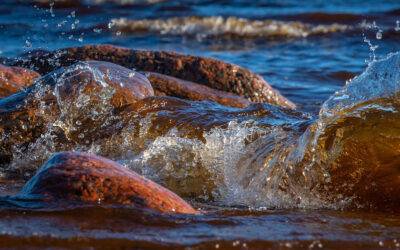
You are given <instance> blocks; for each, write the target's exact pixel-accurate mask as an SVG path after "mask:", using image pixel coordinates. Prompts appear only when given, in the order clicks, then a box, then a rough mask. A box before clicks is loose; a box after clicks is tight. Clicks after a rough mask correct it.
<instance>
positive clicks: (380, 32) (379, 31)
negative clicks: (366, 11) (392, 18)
mask: <svg viewBox="0 0 400 250" xmlns="http://www.w3.org/2000/svg"><path fill="white" fill-rule="evenodd" d="M376 39H378V40H381V39H382V30H378V32H376Z"/></svg>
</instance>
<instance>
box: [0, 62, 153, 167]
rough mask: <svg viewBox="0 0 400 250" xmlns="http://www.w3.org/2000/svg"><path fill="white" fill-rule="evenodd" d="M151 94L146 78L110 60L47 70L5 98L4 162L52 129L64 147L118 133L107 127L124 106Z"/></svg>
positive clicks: (0, 148)
mask: <svg viewBox="0 0 400 250" xmlns="http://www.w3.org/2000/svg"><path fill="white" fill-rule="evenodd" d="M153 94H154V92H153V88H152V87H151V84H150V82H149V81H148V80H147V78H145V77H144V76H143V75H141V74H139V73H137V72H135V71H132V70H129V69H126V68H124V67H122V66H119V65H115V64H112V63H107V62H95V61H89V62H80V63H77V64H74V65H72V66H70V67H66V68H60V69H58V70H57V71H54V72H52V73H49V74H47V75H45V76H43V77H42V78H40V79H38V80H37V81H36V82H35V84H34V85H32V86H31V87H29V88H28V89H27V90H26V91H21V92H19V93H17V94H15V95H12V96H9V97H7V98H4V99H2V102H1V103H0V134H1V135H2V140H1V141H0V165H2V164H6V163H7V162H10V160H11V159H12V155H13V152H12V151H13V150H15V149H17V148H18V149H20V150H26V148H25V147H26V146H27V145H30V144H31V143H34V142H35V141H36V140H37V139H38V138H40V137H41V136H44V135H45V134H47V135H49V134H48V133H50V132H49V128H51V129H50V130H51V133H52V136H54V138H56V139H57V141H59V142H60V144H64V145H66V146H67V145H68V144H69V143H80V144H85V142H88V143H89V142H91V141H93V140H96V139H97V138H99V136H100V137H106V136H107V135H108V134H112V133H114V132H115V129H110V130H107V128H108V125H110V126H111V125H112V124H115V123H117V122H120V120H121V119H120V118H119V116H118V113H119V112H120V111H121V110H123V109H124V108H125V107H126V106H128V105H130V104H132V103H135V102H137V101H138V100H141V99H143V98H145V97H148V96H152V95H153ZM49 126H50V127H49ZM83 133H84V134H83Z"/></svg>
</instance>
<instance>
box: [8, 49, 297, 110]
mask: <svg viewBox="0 0 400 250" xmlns="http://www.w3.org/2000/svg"><path fill="white" fill-rule="evenodd" d="M86 60H99V61H108V62H113V63H116V64H119V65H122V66H124V67H127V68H136V69H138V70H141V71H149V72H156V73H160V74H164V75H169V76H173V77H177V78H180V79H183V80H187V81H192V82H195V83H199V84H203V85H206V86H208V87H210V88H213V89H217V90H221V91H227V92H230V93H233V94H236V95H239V96H243V97H245V98H247V99H248V100H250V101H252V102H262V103H270V104H274V105H278V106H283V107H286V108H291V109H293V108H295V105H294V104H293V103H292V102H290V101H289V100H288V99H286V98H285V97H283V96H282V95H281V94H280V93H279V92H278V91H277V90H275V89H273V88H272V87H271V86H270V85H269V84H268V83H267V82H266V81H265V80H264V79H263V78H262V77H261V76H260V75H257V74H254V73H252V72H251V71H249V70H247V69H245V68H242V67H240V66H237V65H234V64H230V63H226V62H223V61H220V60H216V59H212V58H205V57H198V56H189V55H182V54H178V53H174V52H164V51H159V52H158V51H140V50H131V49H127V48H122V47H115V46H111V45H88V46H83V47H76V48H66V49H61V50H57V51H54V52H50V53H36V54H32V55H29V56H27V57H26V58H24V59H16V60H15V61H13V62H8V63H9V64H11V65H18V66H24V67H30V68H32V69H34V70H37V71H38V72H40V73H42V74H45V73H48V72H50V71H52V70H54V69H56V68H58V67H60V66H68V65H71V64H73V63H76V62H77V61H86Z"/></svg>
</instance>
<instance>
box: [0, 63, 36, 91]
mask: <svg viewBox="0 0 400 250" xmlns="http://www.w3.org/2000/svg"><path fill="white" fill-rule="evenodd" d="M38 77H40V75H39V74H38V73H36V72H34V71H32V70H28V69H24V68H20V67H7V66H4V65H1V64H0V98H2V97H6V96H9V95H11V94H14V93H16V92H18V91H19V90H21V89H22V88H25V87H28V86H29V85H31V84H32V83H33V81H34V80H35V79H36V78H38Z"/></svg>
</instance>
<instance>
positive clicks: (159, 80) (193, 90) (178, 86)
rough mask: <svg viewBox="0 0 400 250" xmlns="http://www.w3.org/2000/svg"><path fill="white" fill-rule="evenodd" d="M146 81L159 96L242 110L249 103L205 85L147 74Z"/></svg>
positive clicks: (241, 98)
mask: <svg viewBox="0 0 400 250" xmlns="http://www.w3.org/2000/svg"><path fill="white" fill-rule="evenodd" d="M147 74H148V76H147V77H148V79H149V81H150V82H151V84H152V86H153V88H154V89H156V90H157V91H158V92H157V93H158V95H159V96H165V95H167V96H174V97H179V98H183V99H189V100H194V101H202V100H210V101H215V102H217V103H219V104H222V105H226V106H231V107H238V108H244V107H247V106H248V105H249V104H250V102H249V101H248V100H247V99H245V98H243V97H240V96H238V95H234V94H231V93H229V92H225V91H220V90H216V89H212V88H210V87H207V86H205V85H201V84H197V83H194V82H189V81H185V80H182V79H178V78H175V77H172V76H167V75H163V74H159V73H154V72H149V73H147Z"/></svg>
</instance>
